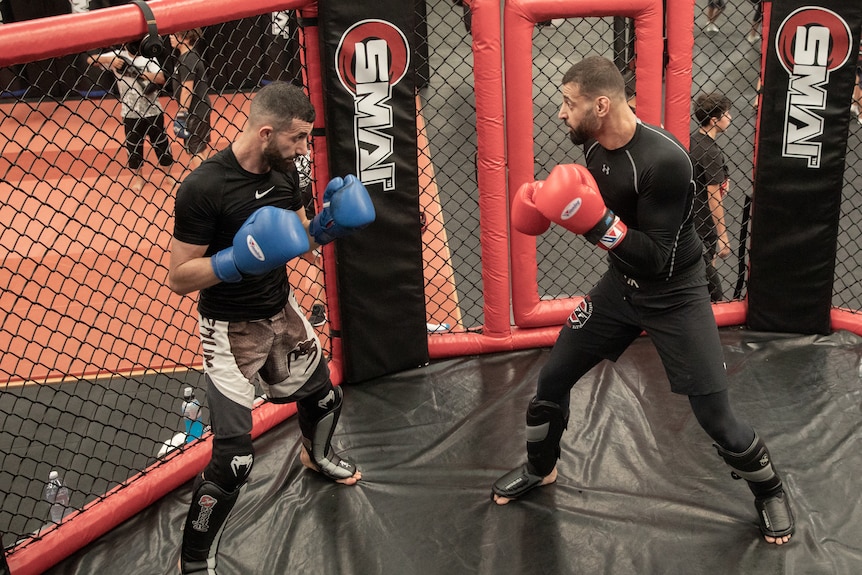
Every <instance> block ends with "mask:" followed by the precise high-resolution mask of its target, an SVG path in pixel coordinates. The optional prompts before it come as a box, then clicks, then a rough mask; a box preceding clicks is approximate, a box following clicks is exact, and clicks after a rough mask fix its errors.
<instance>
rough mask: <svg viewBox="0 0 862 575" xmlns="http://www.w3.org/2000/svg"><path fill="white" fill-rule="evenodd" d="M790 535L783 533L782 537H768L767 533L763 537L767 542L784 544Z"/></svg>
mask: <svg viewBox="0 0 862 575" xmlns="http://www.w3.org/2000/svg"><path fill="white" fill-rule="evenodd" d="M791 537H792V535H785V536H784V537H770V536H769V535H764V536H763V539H764V540H765V541H766V542H767V543H773V544H775V545H784V544H785V543H787V542H788V541H790V538H791Z"/></svg>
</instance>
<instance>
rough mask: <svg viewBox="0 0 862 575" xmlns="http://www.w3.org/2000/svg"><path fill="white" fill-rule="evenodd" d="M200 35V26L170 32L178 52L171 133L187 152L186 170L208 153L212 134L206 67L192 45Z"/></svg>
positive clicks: (193, 167)
mask: <svg viewBox="0 0 862 575" xmlns="http://www.w3.org/2000/svg"><path fill="white" fill-rule="evenodd" d="M201 36H202V32H201V29H200V28H192V29H191V30H186V31H184V32H177V33H176V34H171V45H172V46H173V47H174V49H175V50H176V51H177V52H178V55H177V60H176V66H175V67H174V73H173V76H172V79H173V80H174V83H175V85H174V98H175V99H176V101H177V103H178V104H179V110H178V111H177V116H176V118H175V119H174V133H175V134H176V135H177V137H178V138H181V139H182V140H183V149H184V150H185V151H186V153H187V154H189V155H190V156H191V160H190V161H189V166H188V167H189V169H190V170H194V169H195V168H197V167H198V166H200V165H201V162H203V161H204V160H205V159H206V158H207V156H209V150H210V140H211V136H212V117H211V116H212V103H211V102H210V96H209V91H210V85H209V79H208V71H207V67H206V65H205V64H204V61H203V58H201V55H200V54H199V53H198V51H197V49H196V46H197V45H198V42H199V41H200V39H201Z"/></svg>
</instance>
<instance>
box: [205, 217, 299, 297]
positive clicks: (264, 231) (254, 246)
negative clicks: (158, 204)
mask: <svg viewBox="0 0 862 575" xmlns="http://www.w3.org/2000/svg"><path fill="white" fill-rule="evenodd" d="M309 249H310V246H309V244H308V235H306V233H305V227H304V226H303V225H302V221H301V220H300V219H299V216H298V215H296V212H293V211H290V210H283V209H281V208H276V207H275V206H264V207H262V208H259V209H257V210H255V212H254V213H253V214H252V215H250V216H249V217H248V219H247V220H246V221H245V223H243V224H242V226H241V227H240V228H239V230H238V231H237V232H236V235H234V237H233V245H232V246H230V247H228V248H225V249H223V250H221V251H219V252H216V253H214V254H213V255H212V257H211V258H210V263H211V264H212V267H213V271H214V272H215V275H216V277H217V278H218V279H220V280H221V281H223V282H229V283H235V282H238V281H240V280H241V279H242V274H247V275H252V276H256V275H262V274H265V273H266V272H268V271H270V270H274V269H275V268H277V267H279V266H283V265H284V264H286V263H287V262H288V261H290V260H292V259H293V258H295V257H296V256H298V255H301V254H304V253H305V252H307V251H308V250H309Z"/></svg>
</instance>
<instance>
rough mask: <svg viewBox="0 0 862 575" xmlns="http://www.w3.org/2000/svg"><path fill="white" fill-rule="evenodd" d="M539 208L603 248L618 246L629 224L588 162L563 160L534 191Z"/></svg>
mask: <svg viewBox="0 0 862 575" xmlns="http://www.w3.org/2000/svg"><path fill="white" fill-rule="evenodd" d="M534 200H535V206H536V209H538V210H539V212H541V213H542V215H544V216H545V217H546V218H548V219H549V220H551V221H552V222H556V223H557V224H559V225H561V226H563V227H564V228H566V229H567V230H569V231H572V232H575V233H576V234H579V235H582V236H584V238H585V239H586V240H587V241H588V242H591V243H593V244H596V245H597V246H599V247H600V248H603V249H606V250H612V249H614V248H615V247H616V246H617V245H619V243H620V242H621V241H622V239H623V238H624V237H625V235H626V231H627V230H628V227H627V226H626V225H625V224H624V223H623V222H622V221H621V220H620V218H619V217H617V216H616V215H615V214H614V213H613V212H612V211H611V210H609V209H608V208H607V207H605V202H604V200H603V199H602V195H601V193H600V192H599V188H598V185H597V184H596V181H595V180H594V179H593V175H592V174H590V172H589V170H587V169H586V168H585V167H584V166H581V165H578V164H560V165H558V166H555V167H554V169H553V170H551V173H550V174H549V175H548V179H546V180H545V182H544V184H543V185H542V186H541V188H540V189H539V190H537V192H536V194H535V195H534Z"/></svg>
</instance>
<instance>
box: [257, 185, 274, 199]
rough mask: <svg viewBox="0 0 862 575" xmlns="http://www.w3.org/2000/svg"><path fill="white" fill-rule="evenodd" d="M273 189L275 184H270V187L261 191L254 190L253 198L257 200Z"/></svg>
mask: <svg viewBox="0 0 862 575" xmlns="http://www.w3.org/2000/svg"><path fill="white" fill-rule="evenodd" d="M274 189H275V186H272V187H271V188H270V189H268V190H264V191H262V192H260V191H257V190H255V192H254V199H256V200H259V199H261V198H262V197H264V196H265V195H267V194H268V193H270V192H271V191H273V190H274Z"/></svg>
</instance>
